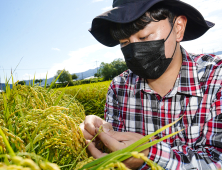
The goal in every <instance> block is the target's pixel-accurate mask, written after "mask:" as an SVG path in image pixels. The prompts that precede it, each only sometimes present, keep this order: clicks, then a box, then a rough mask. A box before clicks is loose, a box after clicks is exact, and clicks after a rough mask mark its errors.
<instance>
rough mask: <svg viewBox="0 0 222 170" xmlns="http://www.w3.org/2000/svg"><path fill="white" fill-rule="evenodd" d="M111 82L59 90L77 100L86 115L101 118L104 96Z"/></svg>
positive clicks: (104, 101)
mask: <svg viewBox="0 0 222 170" xmlns="http://www.w3.org/2000/svg"><path fill="white" fill-rule="evenodd" d="M110 83H111V81H105V82H99V83H92V84H84V85H78V86H71V87H67V88H59V89H58V90H60V91H64V90H65V91H64V93H65V94H70V95H72V96H73V97H75V99H77V100H78V101H79V102H80V103H81V104H82V105H83V106H84V109H85V114H86V115H97V116H99V117H101V118H103V117H104V116H103V113H104V106H105V103H106V94H107V90H108V87H109V85H110Z"/></svg>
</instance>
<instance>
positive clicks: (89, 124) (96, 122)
mask: <svg viewBox="0 0 222 170" xmlns="http://www.w3.org/2000/svg"><path fill="white" fill-rule="evenodd" d="M101 125H103V127H104V128H106V129H110V130H113V127H112V125H111V124H110V123H108V122H106V121H105V120H103V119H101V118H100V117H98V116H95V115H89V116H86V118H85V120H84V122H83V123H81V124H80V125H79V127H80V129H81V130H82V132H83V135H84V137H85V139H86V140H92V139H93V137H94V136H95V135H96V133H97V132H96V128H99V127H100V126H101Z"/></svg>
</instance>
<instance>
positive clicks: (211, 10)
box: [182, 0, 222, 53]
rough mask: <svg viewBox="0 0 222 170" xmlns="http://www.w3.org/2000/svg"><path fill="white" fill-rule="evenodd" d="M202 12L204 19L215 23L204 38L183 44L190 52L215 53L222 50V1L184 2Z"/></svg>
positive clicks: (196, 0) (200, 0) (191, 0)
mask: <svg viewBox="0 0 222 170" xmlns="http://www.w3.org/2000/svg"><path fill="white" fill-rule="evenodd" d="M183 1H184V2H186V3H188V4H190V5H192V6H193V7H195V8H196V9H197V10H199V11H200V12H201V14H202V15H203V16H204V18H205V19H206V20H208V21H211V22H213V23H215V26H214V27H213V28H211V29H209V30H208V31H207V32H206V33H205V34H204V35H203V36H202V37H200V38H198V39H196V40H194V41H188V42H184V43H182V46H183V47H185V49H186V50H187V51H188V52H194V53H202V50H203V52H204V53H213V51H214V52H216V51H220V50H221V44H222V37H221V35H222V34H221V30H222V23H221V18H220V16H222V1H221V0H210V1H209V0H195V1H193V0H186V1H185V0H183Z"/></svg>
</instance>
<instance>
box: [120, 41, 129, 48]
mask: <svg viewBox="0 0 222 170" xmlns="http://www.w3.org/2000/svg"><path fill="white" fill-rule="evenodd" d="M127 44H128V42H127V41H125V42H120V46H121V47H125V46H126V45H127Z"/></svg>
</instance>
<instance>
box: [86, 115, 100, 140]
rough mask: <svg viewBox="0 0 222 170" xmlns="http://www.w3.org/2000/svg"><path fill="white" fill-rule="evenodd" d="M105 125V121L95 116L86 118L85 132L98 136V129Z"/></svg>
mask: <svg viewBox="0 0 222 170" xmlns="http://www.w3.org/2000/svg"><path fill="white" fill-rule="evenodd" d="M102 124H103V120H102V119H101V118H100V117H98V116H95V115H89V116H86V118H85V120H84V128H85V130H86V131H87V132H88V133H89V134H90V135H92V136H95V135H96V128H97V127H100V126H101V125H102Z"/></svg>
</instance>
